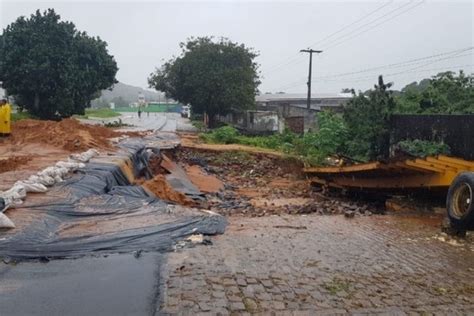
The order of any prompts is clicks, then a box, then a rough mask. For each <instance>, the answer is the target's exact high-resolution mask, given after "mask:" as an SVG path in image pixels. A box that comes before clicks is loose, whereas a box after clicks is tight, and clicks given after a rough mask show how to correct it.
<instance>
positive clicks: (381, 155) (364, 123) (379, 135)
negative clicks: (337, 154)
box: [344, 76, 395, 161]
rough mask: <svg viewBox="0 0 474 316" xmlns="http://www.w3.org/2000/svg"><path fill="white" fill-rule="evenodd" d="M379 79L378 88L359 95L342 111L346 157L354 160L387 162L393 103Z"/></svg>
mask: <svg viewBox="0 0 474 316" xmlns="http://www.w3.org/2000/svg"><path fill="white" fill-rule="evenodd" d="M391 85H392V84H391V83H389V84H385V83H384V81H383V78H382V76H379V80H378V85H375V86H374V89H373V90H370V91H368V93H367V94H362V93H359V95H354V97H353V98H352V99H351V100H350V101H349V102H348V104H347V105H346V107H345V108H344V122H345V123H346V125H347V129H348V134H349V138H348V140H347V143H346V144H345V145H346V148H345V150H344V151H345V154H346V155H347V156H349V157H352V158H355V159H357V160H362V161H367V160H377V159H386V158H388V156H389V150H390V135H389V132H390V131H389V127H390V115H391V114H392V113H393V110H394V108H395V100H394V98H393V96H392V93H391V91H390V90H389V88H390V87H391Z"/></svg>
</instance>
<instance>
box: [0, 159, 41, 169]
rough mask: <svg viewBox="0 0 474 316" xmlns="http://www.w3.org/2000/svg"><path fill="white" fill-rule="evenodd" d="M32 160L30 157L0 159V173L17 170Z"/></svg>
mask: <svg viewBox="0 0 474 316" xmlns="http://www.w3.org/2000/svg"><path fill="white" fill-rule="evenodd" d="M31 159H33V157H32V156H12V157H8V158H0V173H3V172H7V171H11V170H15V169H17V168H18V167H19V166H21V165H25V164H27V163H28V161H30V160H31Z"/></svg>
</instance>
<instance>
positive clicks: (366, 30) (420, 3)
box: [325, 0, 425, 50]
mask: <svg viewBox="0 0 474 316" xmlns="http://www.w3.org/2000/svg"><path fill="white" fill-rule="evenodd" d="M424 2H425V0H423V1H421V2H418V3H417V4H415V5H414V6H412V7H409V8H408V9H406V10H404V11H402V12H400V13H399V14H396V15H394V16H392V17H390V18H388V19H386V20H384V21H382V22H380V23H378V24H375V25H372V26H371V27H369V28H367V29H365V30H362V31H361V32H359V33H356V34H355V35H354V36H350V35H351V34H352V33H353V32H351V33H348V34H346V35H345V36H341V37H339V39H341V38H344V37H347V36H350V37H349V38H348V39H345V40H343V41H340V42H337V43H333V44H332V45H329V46H327V47H326V48H325V49H326V50H327V49H330V48H333V47H336V46H339V45H341V44H342V43H344V42H346V41H348V40H351V39H353V38H355V37H357V36H359V35H361V34H364V33H366V32H368V31H371V30H373V29H374V28H376V27H377V26H379V25H382V24H384V23H387V22H389V21H391V20H393V19H395V18H396V17H398V16H400V15H402V14H404V13H406V12H408V11H411V10H413V9H414V8H416V7H418V6H420V5H422V4H423V3H424ZM408 4H411V2H409V3H408ZM404 6H406V4H405V5H403V6H401V7H399V8H398V9H401V8H402V7H404ZM398 9H395V10H394V11H396V10H398ZM391 12H393V11H391ZM382 17H383V16H382ZM377 20H379V19H375V20H374V21H372V22H369V23H367V24H365V25H368V24H371V23H373V22H375V21H377ZM358 29H359V28H358ZM356 30H357V29H356Z"/></svg>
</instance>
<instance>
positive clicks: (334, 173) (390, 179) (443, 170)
mask: <svg viewBox="0 0 474 316" xmlns="http://www.w3.org/2000/svg"><path fill="white" fill-rule="evenodd" d="M465 171H471V172H472V171H474V162H473V161H468V160H463V159H459V158H454V157H448V156H444V155H439V156H437V157H426V158H424V159H407V160H403V161H394V162H389V163H382V162H369V163H363V164H356V165H351V166H342V167H317V168H305V169H304V172H305V173H306V174H308V175H310V176H313V177H312V181H313V182H316V183H320V184H325V185H328V186H333V187H346V188H360V189H368V188H371V189H405V188H427V187H430V188H434V187H445V188H448V187H449V186H450V185H451V183H452V182H453V180H454V178H456V176H457V175H458V174H459V173H461V172H465Z"/></svg>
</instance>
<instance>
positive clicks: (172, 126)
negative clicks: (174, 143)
mask: <svg viewBox="0 0 474 316" xmlns="http://www.w3.org/2000/svg"><path fill="white" fill-rule="evenodd" d="M120 114H121V116H120V119H121V120H122V122H123V123H125V124H129V125H132V126H131V127H127V128H124V129H126V130H133V131H143V130H159V131H163V132H175V131H191V130H194V129H195V128H194V127H193V126H192V125H191V122H190V121H189V119H186V118H182V117H181V115H180V114H179V113H150V114H149V115H147V114H146V113H142V115H141V117H140V118H138V114H137V113H135V112H122V113H120ZM118 119H119V117H114V118H110V119H87V120H82V121H83V122H86V123H89V124H100V123H103V122H113V121H117V120H118Z"/></svg>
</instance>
